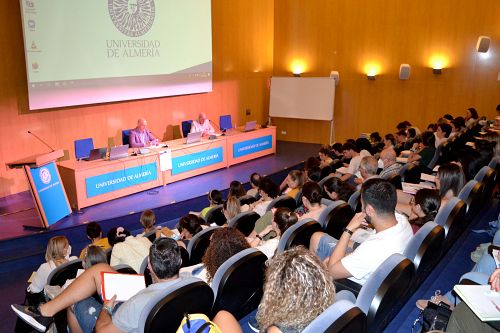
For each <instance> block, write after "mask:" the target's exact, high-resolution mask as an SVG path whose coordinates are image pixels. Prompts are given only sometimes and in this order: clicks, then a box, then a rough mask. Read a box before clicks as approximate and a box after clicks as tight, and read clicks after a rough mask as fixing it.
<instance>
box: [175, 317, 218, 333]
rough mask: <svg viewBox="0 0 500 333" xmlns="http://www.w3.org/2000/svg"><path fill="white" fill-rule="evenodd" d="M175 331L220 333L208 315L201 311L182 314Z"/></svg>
mask: <svg viewBox="0 0 500 333" xmlns="http://www.w3.org/2000/svg"><path fill="white" fill-rule="evenodd" d="M177 333H222V332H221V330H220V329H219V328H218V327H217V325H215V324H214V323H213V322H211V321H210V319H208V317H207V316H206V315H204V314H202V313H193V314H188V313H186V314H184V318H183V319H182V321H181V324H180V326H179V328H178V329H177Z"/></svg>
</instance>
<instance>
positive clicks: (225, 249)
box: [181, 228, 250, 284]
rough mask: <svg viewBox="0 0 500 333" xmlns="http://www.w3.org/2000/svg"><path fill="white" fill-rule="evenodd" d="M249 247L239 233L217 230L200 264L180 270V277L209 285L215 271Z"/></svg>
mask: <svg viewBox="0 0 500 333" xmlns="http://www.w3.org/2000/svg"><path fill="white" fill-rule="evenodd" d="M249 247H250V245H249V244H248V242H247V240H246V238H245V236H244V235H243V234H242V233H241V231H239V230H236V229H231V228H219V229H217V230H215V231H214V233H213V234H212V237H211V239H210V245H209V246H208V247H207V249H206V251H205V254H204V255H203V258H202V259H201V264H198V265H194V266H190V267H184V268H182V269H181V276H185V275H190V276H194V277H197V278H200V279H202V280H203V281H205V282H207V283H208V284H210V283H212V280H213V278H214V276H215V273H216V272H217V269H219V267H220V266H221V265H222V264H223V263H224V262H225V261H226V260H227V259H229V258H231V257H232V256H234V255H235V254H236V253H239V252H241V251H243V250H245V249H248V248H249Z"/></svg>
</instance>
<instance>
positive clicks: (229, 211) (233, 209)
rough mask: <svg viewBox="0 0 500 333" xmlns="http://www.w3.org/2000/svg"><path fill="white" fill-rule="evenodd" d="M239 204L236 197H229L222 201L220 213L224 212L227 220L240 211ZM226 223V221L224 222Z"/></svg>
mask: <svg viewBox="0 0 500 333" xmlns="http://www.w3.org/2000/svg"><path fill="white" fill-rule="evenodd" d="M245 206H246V208H247V210H248V207H249V206H248V205H245ZM241 208H242V207H241V205H240V201H239V200H238V199H236V198H235V197H229V198H228V199H227V200H226V201H224V203H223V204H222V213H223V214H224V217H225V218H226V221H227V222H229V221H231V219H232V218H233V217H235V216H236V215H238V214H239V213H241V212H242V209H241ZM226 224H227V223H226Z"/></svg>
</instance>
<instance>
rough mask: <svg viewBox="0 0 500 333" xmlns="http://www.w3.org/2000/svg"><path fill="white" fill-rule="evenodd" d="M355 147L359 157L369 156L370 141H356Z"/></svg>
mask: <svg viewBox="0 0 500 333" xmlns="http://www.w3.org/2000/svg"><path fill="white" fill-rule="evenodd" d="M356 147H358V151H359V154H360V155H361V157H364V156H371V153H370V151H371V149H372V145H371V143H370V140H368V139H367V138H358V139H356Z"/></svg>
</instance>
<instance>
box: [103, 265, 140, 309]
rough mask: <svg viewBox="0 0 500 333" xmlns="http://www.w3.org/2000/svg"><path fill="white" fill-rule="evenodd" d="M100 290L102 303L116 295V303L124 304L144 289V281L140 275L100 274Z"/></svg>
mask: <svg viewBox="0 0 500 333" xmlns="http://www.w3.org/2000/svg"><path fill="white" fill-rule="evenodd" d="M101 288H102V299H103V300H104V301H108V300H110V299H111V298H113V296H114V295H116V301H117V302H125V301H127V300H129V299H130V298H131V297H132V296H134V295H135V294H137V293H138V292H139V291H141V290H142V289H144V288H146V280H145V279H144V275H142V274H121V273H116V272H101Z"/></svg>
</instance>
